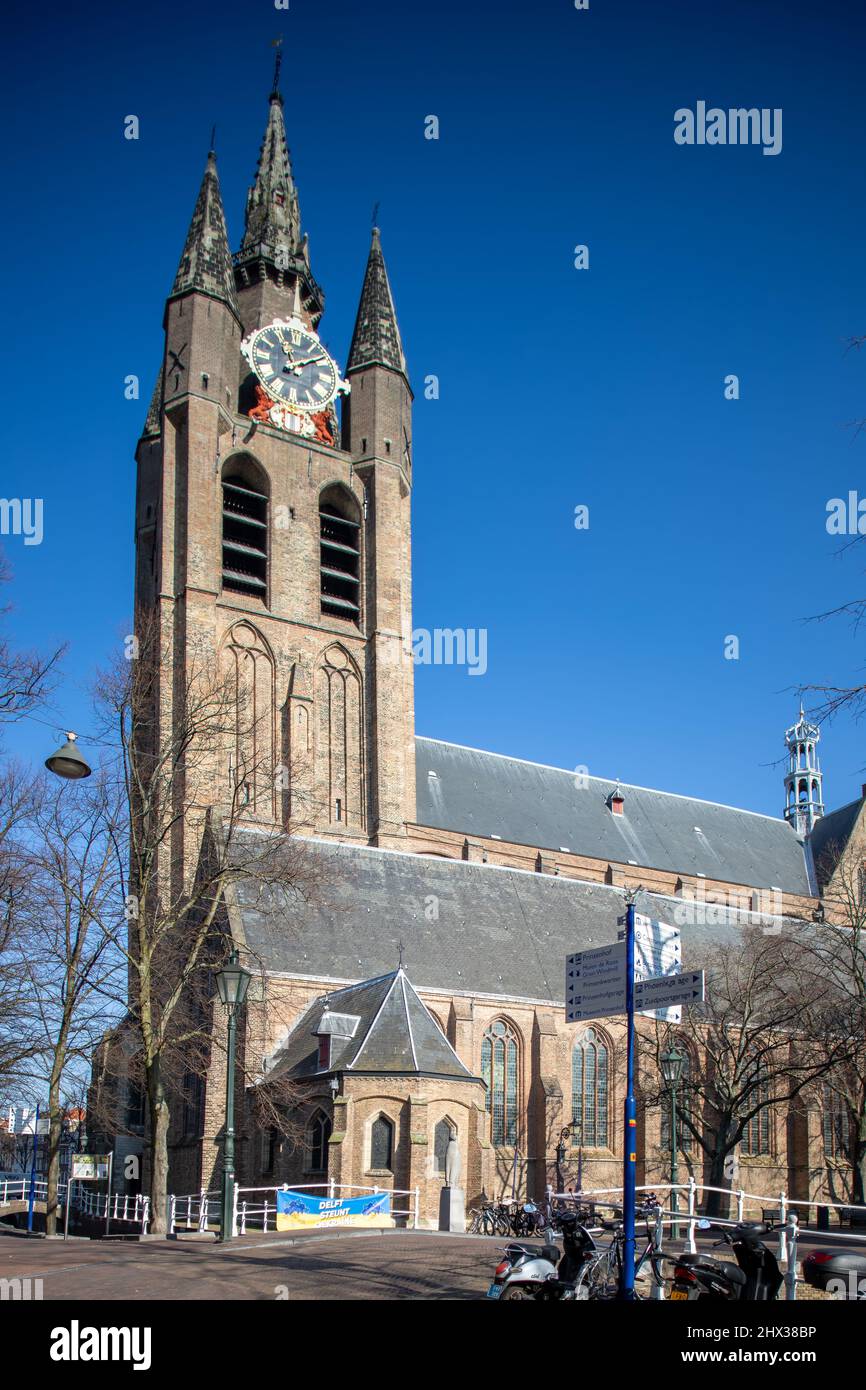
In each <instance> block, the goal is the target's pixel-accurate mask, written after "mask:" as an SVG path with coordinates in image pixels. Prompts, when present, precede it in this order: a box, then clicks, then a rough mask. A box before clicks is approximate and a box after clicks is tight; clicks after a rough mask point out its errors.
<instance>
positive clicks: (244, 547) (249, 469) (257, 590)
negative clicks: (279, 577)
mask: <svg viewBox="0 0 866 1390" xmlns="http://www.w3.org/2000/svg"><path fill="white" fill-rule="evenodd" d="M222 491H223V526H222V537H223V555H222V584H223V588H224V589H228V590H229V591H230V592H231V593H236V594H245V595H247V596H248V597H255V598H261V599H264V600H265V601H267V595H268V487H267V480H266V478H265V476H264V474H263V473H262V470H261V469H260V468H259V466H258V464H257V463H256V462H255V461H254V460H253V459H251V458H250V457H249V456H248V455H247V454H241V455H236V456H233V457H232V458H230V459H229V460H228V462H227V463H226V465H225V468H224V469H223V479H222Z"/></svg>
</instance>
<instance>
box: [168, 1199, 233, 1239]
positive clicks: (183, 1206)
mask: <svg viewBox="0 0 866 1390" xmlns="http://www.w3.org/2000/svg"><path fill="white" fill-rule="evenodd" d="M220 1212H221V1197H220V1194H219V1192H207V1191H206V1190H205V1189H204V1188H202V1189H201V1191H200V1192H192V1193H189V1194H188V1195H184V1196H176V1195H175V1194H174V1193H172V1194H171V1195H170V1196H169V1199H168V1232H169V1235H175V1233H176V1232H177V1231H179V1230H182V1231H200V1232H203V1231H208V1230H210V1228H211V1226H212V1225H214V1226H218V1225H219V1221H220Z"/></svg>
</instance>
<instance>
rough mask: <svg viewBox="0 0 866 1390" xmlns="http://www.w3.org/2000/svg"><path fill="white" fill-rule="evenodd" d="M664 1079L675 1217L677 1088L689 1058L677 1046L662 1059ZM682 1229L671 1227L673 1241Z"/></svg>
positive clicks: (676, 1203) (676, 1226)
mask: <svg viewBox="0 0 866 1390" xmlns="http://www.w3.org/2000/svg"><path fill="white" fill-rule="evenodd" d="M659 1060H660V1062H661V1069H662V1079H663V1081H664V1083H665V1086H666V1087H667V1088H668V1090H669V1091H670V1096H671V1135H670V1139H671V1212H672V1213H673V1214H674V1215H675V1214H676V1213H677V1212H678V1211H679V1195H678V1193H677V1190H676V1184H677V1181H678V1178H679V1174H678V1169H677V1087H678V1086H679V1084H680V1081H681V1079H682V1075H683V1068H684V1067H685V1065H686V1062H687V1060H688V1059H687V1058H686V1057H685V1056H684V1055H683V1053H682V1052H679V1051H678V1050H677V1048H676V1046H673V1047H669V1048H668V1049H667V1050H666V1051H665V1052H663V1053H662V1055H661V1057H660V1059H659ZM679 1236H680V1228H679V1225H678V1223H677V1222H676V1221H674V1222H673V1224H672V1225H671V1239H672V1240H679Z"/></svg>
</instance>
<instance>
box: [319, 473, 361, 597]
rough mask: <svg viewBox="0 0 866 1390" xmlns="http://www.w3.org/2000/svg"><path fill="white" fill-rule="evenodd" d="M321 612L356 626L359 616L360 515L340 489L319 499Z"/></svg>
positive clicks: (349, 494) (354, 505)
mask: <svg viewBox="0 0 866 1390" xmlns="http://www.w3.org/2000/svg"><path fill="white" fill-rule="evenodd" d="M319 535H320V542H321V544H320V560H319V563H320V582H321V595H322V612H323V613H327V614H328V615H329V616H330V617H332V618H345V619H347V620H348V621H349V622H354V623H357V622H359V621H360V617H361V578H360V576H361V514H360V509H359V507H358V504H357V502H356V501H355V498H354V497H353V496H352V494H351V493H350V492H349V491H348V490H347V489H346V488H343V487H337V486H332V487H327V488H325V489H324V491H323V492H322V494H321V496H320V498H319Z"/></svg>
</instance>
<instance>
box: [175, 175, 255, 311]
mask: <svg viewBox="0 0 866 1390" xmlns="http://www.w3.org/2000/svg"><path fill="white" fill-rule="evenodd" d="M189 290H200V291H201V293H202V294H209V295H211V296H212V297H213V298H214V299H221V300H222V301H223V303H225V304H227V305H228V306H229V308H230V309H231V310H232V312H233V313H234V314H235V315H236V316H237V317H238V318H240V315H239V314H238V303H237V299H236V297H235V280H234V273H233V271H232V258H231V253H230V252H229V239H228V233H227V231H226V215H225V212H224V210H223V201H222V198H221V196H220V185H219V178H218V177H217V167H216V155H215V154H214V152H213V150H211V152H210V154H209V155H208V157H207V167H206V169H205V171H204V178H203V179H202V182H201V188H200V189H199V193H198V198H197V200H196V205H195V211H194V212H193V215H192V221H191V222H190V224H189V231H188V232H187V234H186V244H185V246H184V248H183V255H182V256H181V258H180V265H179V266H178V268H177V275H176V276H175V278H174V286H173V288H172V291H171V295H170V296H169V297H170V298H172V299H173V298H175V297H176V296H177V295H180V294H186V293H187V292H188V291H189Z"/></svg>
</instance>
